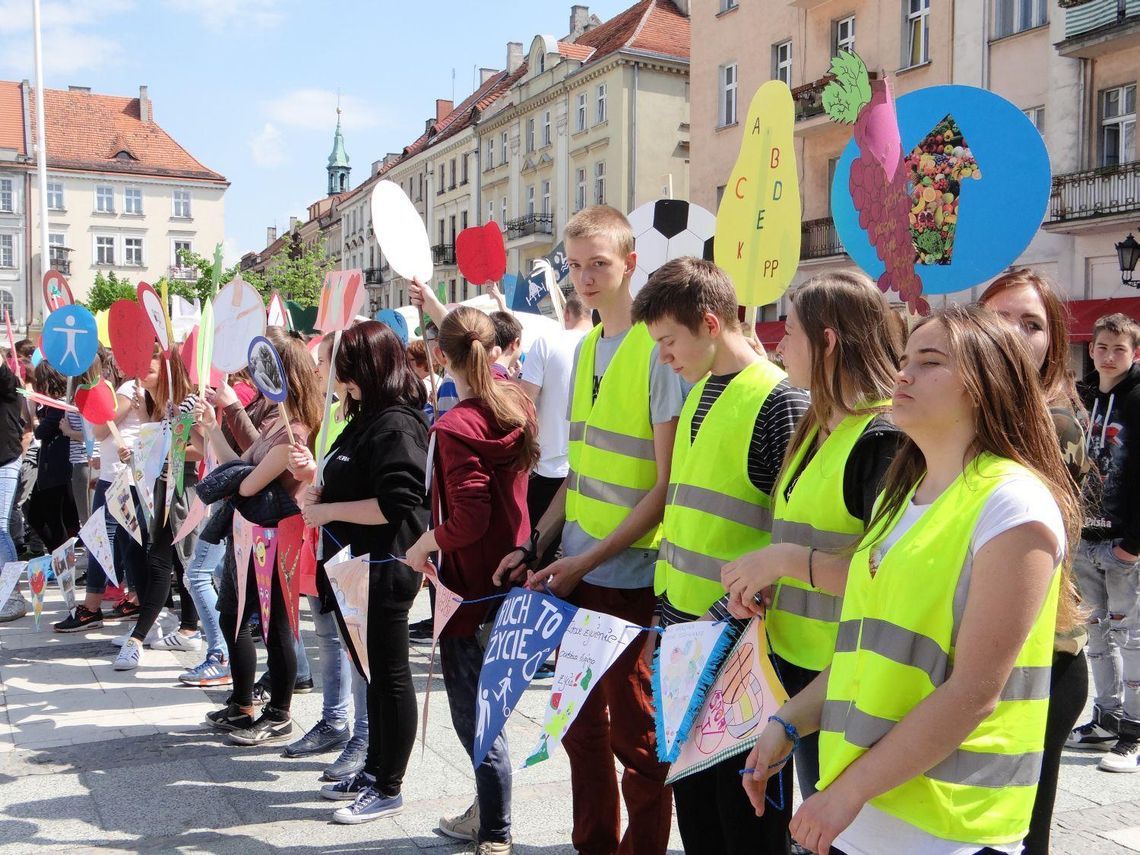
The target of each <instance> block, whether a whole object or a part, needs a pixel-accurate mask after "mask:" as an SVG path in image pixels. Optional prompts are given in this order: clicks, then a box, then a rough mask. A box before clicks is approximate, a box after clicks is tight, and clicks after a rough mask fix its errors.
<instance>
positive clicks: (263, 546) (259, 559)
mask: <svg viewBox="0 0 1140 855" xmlns="http://www.w3.org/2000/svg"><path fill="white" fill-rule="evenodd" d="M276 567H277V529H275V528H262V527H261V526H259V525H255V526H254V527H253V578H254V581H255V582H256V583H257V605H258V609H259V610H260V612H261V638H262V640H263V641H266V640H268V638H269V614H270V611H271V609H270V604H271V602H272V596H273V572H274V570H275V568H276Z"/></svg>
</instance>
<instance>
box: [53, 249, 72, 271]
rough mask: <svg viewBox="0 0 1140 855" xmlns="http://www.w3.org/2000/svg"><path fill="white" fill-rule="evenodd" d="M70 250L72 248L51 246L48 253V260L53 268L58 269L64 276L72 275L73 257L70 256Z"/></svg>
mask: <svg viewBox="0 0 1140 855" xmlns="http://www.w3.org/2000/svg"><path fill="white" fill-rule="evenodd" d="M70 252H71V250H70V249H68V248H66V247H59V248H57V247H54V246H53V247H52V248H51V253H50V255H48V261H49V263H50V264H51V269H52V270H58V271H59V272H60V273H62V274H63V275H64V276H70V275H71V259H70V258H69V257H68V253H70Z"/></svg>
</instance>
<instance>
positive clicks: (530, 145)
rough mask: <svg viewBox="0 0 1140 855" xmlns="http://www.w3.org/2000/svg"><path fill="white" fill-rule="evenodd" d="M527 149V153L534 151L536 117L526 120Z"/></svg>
mask: <svg viewBox="0 0 1140 855" xmlns="http://www.w3.org/2000/svg"><path fill="white" fill-rule="evenodd" d="M526 151H527V154H530V153H531V152H532V151H534V119H527V120H526Z"/></svg>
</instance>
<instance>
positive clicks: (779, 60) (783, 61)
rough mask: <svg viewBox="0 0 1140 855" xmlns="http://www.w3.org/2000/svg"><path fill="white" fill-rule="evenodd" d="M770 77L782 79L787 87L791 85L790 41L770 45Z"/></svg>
mask: <svg viewBox="0 0 1140 855" xmlns="http://www.w3.org/2000/svg"><path fill="white" fill-rule="evenodd" d="M772 79H773V80H782V81H784V83H786V84H787V85H788V86H789V87H790V86H791V85H792V43H791V41H790V40H789V41H786V42H780V43H779V44H778V45H772Z"/></svg>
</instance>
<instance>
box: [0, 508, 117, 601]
mask: <svg viewBox="0 0 1140 855" xmlns="http://www.w3.org/2000/svg"><path fill="white" fill-rule="evenodd" d="M79 539H80V540H82V541H83V545H84V546H86V547H87V555H88V556H89V557H90V558H94V559H95V561H96V562H98V564H99V566H100V567H102V568H103V572H104V573H106V574H107V580H108V581H109V582H110V583H111V584H112V585H114V586H116V587H118V585H119V573H118V570H117V569H116V568H115V550H114V549H113V548H112V547H111V538H110V535H108V533H107V506H106V505H100V506H99V507H98V508H96V509H95V510H93V511H92V512H91V516H89V517H88V518H87V522H85V523H84V524H83V527H82V528H81V529H79ZM0 602H2V601H0Z"/></svg>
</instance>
